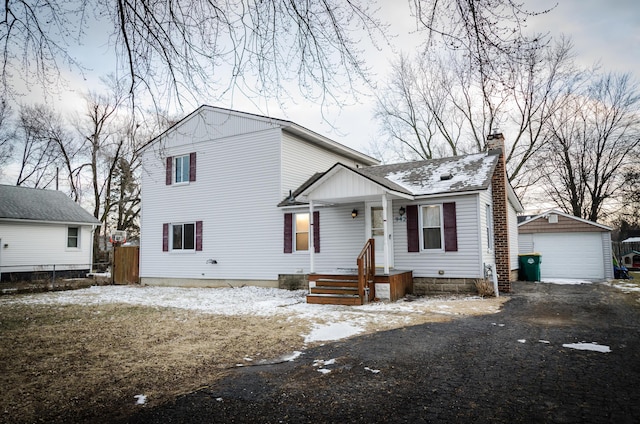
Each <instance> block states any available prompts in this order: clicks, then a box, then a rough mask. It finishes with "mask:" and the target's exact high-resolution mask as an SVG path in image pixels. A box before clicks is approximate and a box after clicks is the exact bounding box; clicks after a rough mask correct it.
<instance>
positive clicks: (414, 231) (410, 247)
mask: <svg viewBox="0 0 640 424" xmlns="http://www.w3.org/2000/svg"><path fill="white" fill-rule="evenodd" d="M406 209H407V251H408V252H419V251H420V229H419V228H418V205H408V206H407V208H406Z"/></svg>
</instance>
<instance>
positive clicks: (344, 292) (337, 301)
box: [307, 269, 413, 305]
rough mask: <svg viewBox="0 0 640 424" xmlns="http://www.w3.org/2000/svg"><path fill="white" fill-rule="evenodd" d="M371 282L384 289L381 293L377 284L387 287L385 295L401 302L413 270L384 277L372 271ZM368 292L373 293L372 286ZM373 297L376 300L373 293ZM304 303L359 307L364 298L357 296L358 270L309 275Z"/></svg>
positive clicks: (408, 288) (411, 280)
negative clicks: (373, 273) (305, 301)
mask: <svg viewBox="0 0 640 424" xmlns="http://www.w3.org/2000/svg"><path fill="white" fill-rule="evenodd" d="M373 281H374V284H375V285H378V287H380V288H384V289H385V292H387V290H386V289H387V287H381V286H380V285H388V296H389V299H390V300H391V301H396V300H398V299H401V298H402V297H404V296H405V295H406V294H408V293H412V292H413V271H403V270H391V271H390V272H389V273H388V274H385V273H384V272H382V270H381V269H376V274H375V276H374V279H373ZM312 283H313V284H312ZM314 284H315V286H314ZM369 290H375V286H373V287H371V288H369ZM373 297H374V299H378V298H379V297H378V296H377V294H375V293H374V295H373ZM307 303H316V304H328V305H362V304H363V303H365V299H364V298H363V297H361V296H359V295H358V270H357V269H339V270H334V271H330V272H319V273H315V274H309V294H308V295H307Z"/></svg>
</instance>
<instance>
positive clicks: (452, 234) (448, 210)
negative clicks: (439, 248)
mask: <svg viewBox="0 0 640 424" xmlns="http://www.w3.org/2000/svg"><path fill="white" fill-rule="evenodd" d="M442 215H443V217H444V251H445V252H457V251H458V224H457V223H456V204H455V202H451V203H443V204H442Z"/></svg>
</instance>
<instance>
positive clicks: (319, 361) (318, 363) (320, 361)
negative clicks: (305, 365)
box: [313, 358, 336, 367]
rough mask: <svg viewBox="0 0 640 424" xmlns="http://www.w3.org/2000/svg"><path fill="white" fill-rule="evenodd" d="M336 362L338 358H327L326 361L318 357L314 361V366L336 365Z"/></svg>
mask: <svg viewBox="0 0 640 424" xmlns="http://www.w3.org/2000/svg"><path fill="white" fill-rule="evenodd" d="M335 363H336V359H335V358H333V359H327V360H326V361H325V360H323V359H316V360H315V361H313V366H314V367H323V366H325V365H334V364H335Z"/></svg>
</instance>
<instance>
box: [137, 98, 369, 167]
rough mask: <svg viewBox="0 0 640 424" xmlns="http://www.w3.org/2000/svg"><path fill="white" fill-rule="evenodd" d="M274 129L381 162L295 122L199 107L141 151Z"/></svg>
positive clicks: (364, 160) (357, 157) (365, 161)
mask: <svg viewBox="0 0 640 424" xmlns="http://www.w3.org/2000/svg"><path fill="white" fill-rule="evenodd" d="M270 129H280V130H282V131H287V132H289V133H291V134H293V135H295V136H296V137H298V138H300V139H302V140H304V141H305V142H307V143H311V144H314V145H316V146H319V147H321V148H323V149H326V150H328V151H331V152H334V153H337V154H340V155H343V156H346V157H348V158H351V159H353V160H355V161H356V162H360V163H363V164H366V165H374V164H378V163H380V162H379V161H378V160H377V159H374V158H372V157H370V156H368V155H365V154H364V153H361V152H359V151H357V150H354V149H351V148H349V147H347V146H345V145H343V144H341V143H338V142H336V141H334V140H331V139H330V138H327V137H324V136H322V135H320V134H318V133H316V132H313V131H311V130H309V129H307V128H305V127H302V126H300V125H298V124H296V123H294V122H291V121H287V120H284V119H277V118H271V117H269V116H263V115H257V114H253V113H248V112H241V111H237V110H232V109H225V108H221V107H216V106H209V105H202V106H200V107H198V108H197V109H196V110H194V111H193V112H191V113H190V114H188V115H187V116H185V117H184V118H182V119H181V120H180V121H178V122H176V123H175V124H173V125H172V126H171V127H170V128H168V129H167V130H165V131H164V132H163V133H162V134H160V135H159V136H157V137H155V138H153V139H152V140H150V141H149V142H147V143H146V144H145V145H144V146H142V147H141V148H140V151H143V150H145V149H147V148H148V147H149V146H151V145H153V144H155V143H156V142H158V141H160V140H161V139H170V138H171V137H172V136H174V135H175V134H179V135H182V136H183V137H185V139H186V140H188V142H189V143H194V142H199V141H203V142H206V141H210V140H212V139H220V138H224V137H230V136H235V135H239V134H247V133H252V132H257V131H265V130H270Z"/></svg>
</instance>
